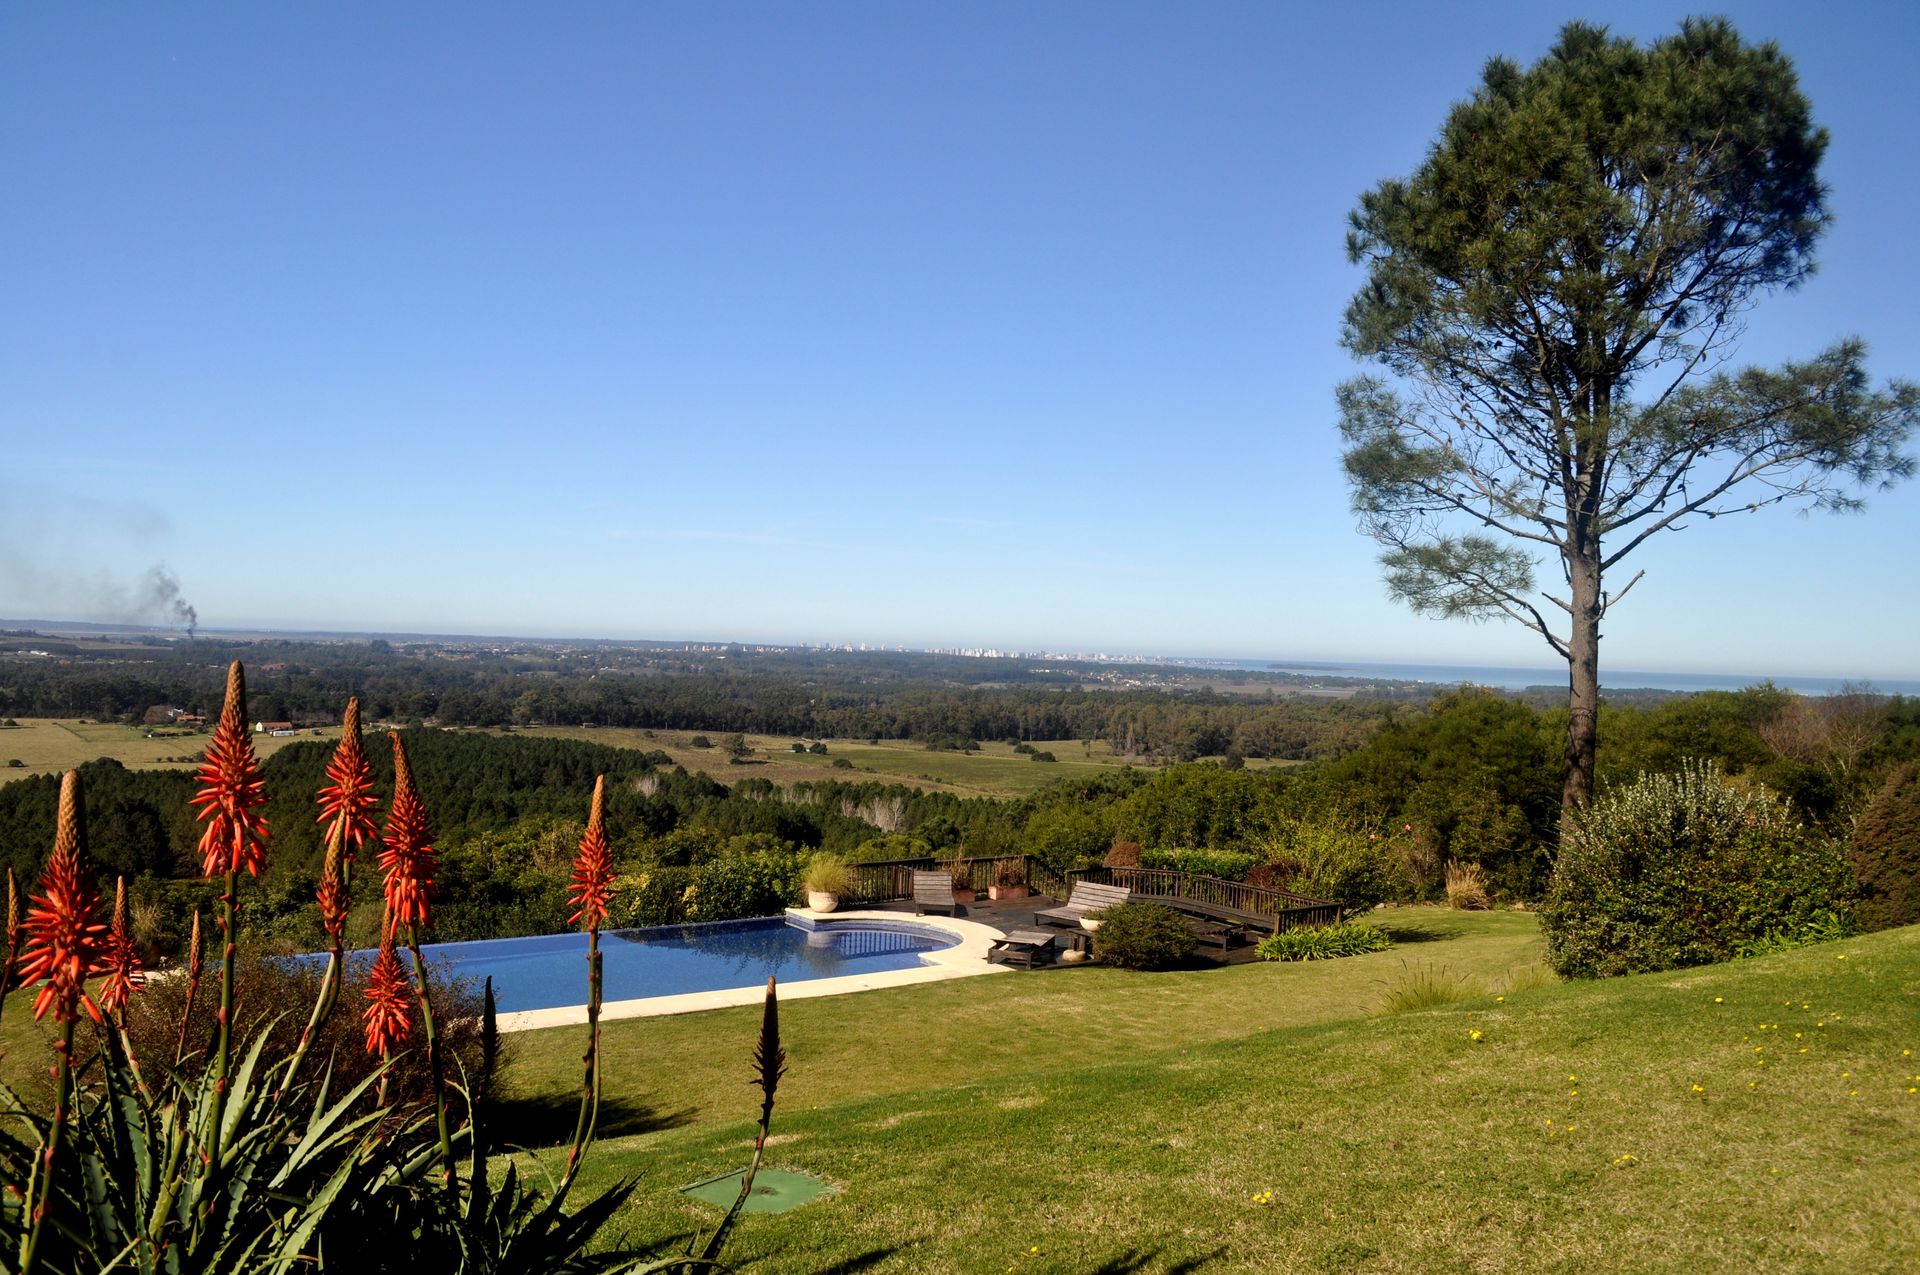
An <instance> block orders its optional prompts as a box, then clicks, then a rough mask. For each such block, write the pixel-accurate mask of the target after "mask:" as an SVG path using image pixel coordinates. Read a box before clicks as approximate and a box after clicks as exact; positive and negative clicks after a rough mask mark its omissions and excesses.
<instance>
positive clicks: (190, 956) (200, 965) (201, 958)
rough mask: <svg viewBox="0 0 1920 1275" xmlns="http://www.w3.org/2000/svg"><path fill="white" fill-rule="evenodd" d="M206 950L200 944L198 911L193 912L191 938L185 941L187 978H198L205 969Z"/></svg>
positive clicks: (196, 909)
mask: <svg viewBox="0 0 1920 1275" xmlns="http://www.w3.org/2000/svg"><path fill="white" fill-rule="evenodd" d="M206 962H207V949H206V947H205V946H204V945H203V944H202V943H201V942H200V909H199V908H195V909H194V910H193V936H192V937H191V938H189V939H188V940H187V977H188V978H199V977H200V971H201V970H203V969H205V968H206Z"/></svg>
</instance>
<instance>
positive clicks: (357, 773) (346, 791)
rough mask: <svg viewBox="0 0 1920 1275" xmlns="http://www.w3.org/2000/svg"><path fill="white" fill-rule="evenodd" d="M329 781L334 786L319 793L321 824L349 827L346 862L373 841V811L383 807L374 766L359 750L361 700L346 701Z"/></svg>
mask: <svg viewBox="0 0 1920 1275" xmlns="http://www.w3.org/2000/svg"><path fill="white" fill-rule="evenodd" d="M327 778H328V779H330V780H332V781H333V782H332V783H330V784H328V785H327V786H326V787H325V788H322V789H321V790H320V797H319V800H320V817H319V818H318V820H316V822H318V823H341V824H344V825H345V827H346V834H347V842H348V846H349V849H348V850H347V858H349V859H351V858H353V853H354V850H356V849H358V848H359V847H360V846H361V845H363V844H364V843H366V842H368V841H371V840H374V839H375V838H376V837H377V836H378V835H379V834H378V831H377V830H376V829H375V828H374V824H373V811H374V808H375V807H377V806H378V805H379V804H380V800H379V798H377V797H375V796H374V795H373V763H372V762H370V761H368V760H367V754H366V750H365V749H363V748H362V747H361V746H360V699H359V697H358V696H355V697H354V698H352V699H349V700H348V701H347V711H346V714H345V715H344V716H343V717H342V718H341V719H340V742H339V744H337V745H335V747H334V750H333V759H332V760H331V761H329V762H328V763H327Z"/></svg>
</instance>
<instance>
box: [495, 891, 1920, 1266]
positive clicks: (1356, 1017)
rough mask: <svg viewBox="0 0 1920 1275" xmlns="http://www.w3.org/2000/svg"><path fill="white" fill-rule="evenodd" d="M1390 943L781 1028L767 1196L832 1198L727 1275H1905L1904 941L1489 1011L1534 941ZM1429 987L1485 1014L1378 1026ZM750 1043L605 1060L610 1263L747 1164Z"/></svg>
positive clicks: (1431, 914) (1448, 923) (694, 1039)
mask: <svg viewBox="0 0 1920 1275" xmlns="http://www.w3.org/2000/svg"><path fill="white" fill-rule="evenodd" d="M1387 915H1389V916H1390V917H1391V919H1392V920H1393V922H1394V923H1395V924H1396V925H1398V926H1402V927H1405V926H1409V925H1415V926H1418V927H1420V928H1421V929H1423V930H1424V931H1426V934H1427V935H1428V937H1427V939H1426V940H1425V941H1420V942H1408V943H1403V944H1402V945H1401V946H1399V947H1397V948H1396V949H1395V950H1394V951H1392V952H1387V953H1382V954H1379V955H1375V956H1369V957H1360V958H1353V959H1349V960H1345V961H1338V962H1330V963H1325V964H1313V965H1303V966H1248V967H1238V968H1231V969H1223V970H1210V971H1203V972H1196V973H1179V974H1167V975H1140V974H1126V973H1123V972H1120V971H1111V970H1093V969H1088V970H1057V971H1044V972H1040V973H1035V974H1031V975H1028V974H1017V975H1004V976H998V977H994V978H983V979H969V980H962V981H959V982H954V983H947V984H941V985H936V986H933V987H926V988H916V989H902V990H899V991H889V992H872V993H864V994H860V995H856V996H849V997H840V998H833V999H828V1000H815V1001H796V1002H793V1003H792V1004H790V1005H788V1006H786V1007H785V1009H784V1010H783V1013H782V1023H783V1026H784V1027H785V1029H786V1033H787V1035H786V1042H787V1047H788V1051H789V1054H790V1057H791V1063H792V1070H791V1073H790V1077H789V1080H788V1082H787V1083H786V1084H785V1085H784V1086H783V1087H782V1091H781V1106H780V1109H779V1110H778V1111H777V1112H776V1114H775V1131H776V1136H777V1142H778V1144H777V1146H775V1147H774V1148H773V1150H772V1151H771V1152H770V1163H772V1164H774V1165H776V1166H778V1167H785V1168H793V1169H800V1170H806V1171H809V1172H814V1173H819V1174H823V1175H824V1176H825V1177H827V1178H828V1179H829V1180H830V1181H832V1182H833V1183H835V1184H836V1185H837V1186H838V1187H839V1188H840V1192H839V1194H837V1195H836V1196H834V1197H832V1198H831V1199H829V1200H827V1201H825V1202H823V1203H817V1204H814V1205H810V1206H808V1207H806V1208H803V1209H801V1210H798V1211H796V1212H794V1213H792V1214H788V1215H785V1216H764V1217H762V1216H755V1217H750V1218H749V1219H747V1220H746V1222H745V1223H744V1224H743V1225H742V1226H741V1228H740V1229H739V1230H738V1232H737V1233H736V1235H737V1238H736V1241H735V1243H734V1245H733V1247H732V1248H731V1249H730V1250H729V1252H730V1256H731V1257H732V1258H734V1259H735V1260H736V1261H738V1262H741V1263H747V1262H748V1259H752V1261H751V1263H750V1264H749V1268H750V1269H753V1270H763V1271H769V1272H773V1271H820V1270H825V1269H848V1270H852V1269H858V1270H869V1269H871V1270H928V1271H1004V1270H1007V1269H1009V1268H1012V1269H1016V1270H1019V1271H1022V1272H1034V1273H1039V1272H1080V1271H1093V1270H1103V1271H1130V1270H1139V1271H1172V1270H1193V1271H1209V1272H1213V1271H1218V1272H1234V1271H1237V1272H1254V1271H1275V1270H1307V1271H1347V1270H1351V1271H1407V1272H1412V1271H1428V1270H1448V1271H1454V1270H1549V1271H1568V1272H1573V1271H1589V1270H1598V1269H1611V1270H1635V1271H1675V1272H1679V1271H1687V1272H1698V1271H1703V1270H1742V1271H1750V1270H1793V1271H1803V1270H1804V1271H1835V1272H1839V1271H1849V1272H1851V1271H1876V1270H1904V1269H1920V1181H1917V1180H1916V1178H1915V1175H1914V1172H1913V1170H1914V1167H1915V1166H1916V1165H1917V1164H1920V1094H1916V1093H1910V1092H1909V1088H1910V1087H1920V1078H1917V1077H1920V1057H1915V1056H1911V1055H1906V1054H1903V1053H1902V1051H1903V1050H1915V1051H1920V928H1916V929H1908V930H1901V931H1894V932H1891V933H1887V934H1881V935H1875V936H1871V937H1868V938H1864V939H1858V940H1852V941H1848V942H1846V943H1842V944H1836V945H1832V946H1827V947H1817V948H1809V949H1804V950H1801V951H1798V952H1791V953H1786V954H1784V955H1781V956H1775V957H1768V958H1764V959H1760V960H1753V961H1744V962H1739V963H1737V964H1733V965H1727V966H1719V967H1713V968H1708V969H1701V970H1692V971H1685V972H1680V973H1673V974H1663V975H1654V976H1646V977H1640V978H1633V979H1620V980H1613V981H1609V982H1606V983H1599V984H1592V983H1588V984H1561V985H1548V986H1532V987H1527V986H1526V984H1527V982H1528V981H1529V980H1526V979H1524V978H1523V979H1521V980H1520V982H1519V984H1518V987H1519V988H1520V990H1514V991H1512V992H1511V994H1509V995H1507V996H1506V999H1504V1000H1495V999H1494V998H1495V996H1496V995H1499V994H1501V989H1502V988H1503V987H1504V986H1506V980H1507V978H1508V977H1509V976H1510V975H1511V973H1512V972H1513V971H1515V970H1518V969H1521V968H1522V967H1524V966H1526V965H1528V964H1529V963H1530V962H1533V961H1535V960H1536V959H1537V958H1538V956H1539V954H1540V948H1539V941H1538V938H1537V937H1536V935H1535V933H1534V930H1533V921H1532V918H1531V917H1529V916H1525V915H1519V914H1512V913H1495V914H1478V915H1462V914H1453V913H1447V912H1444V911H1440V910H1428V909H1421V910H1409V911H1405V912H1399V913H1393V914H1387ZM1842 957H1844V958H1845V959H1840V958H1842ZM1428 964H1432V965H1437V966H1443V967H1445V968H1446V970H1447V971H1448V972H1450V973H1458V974H1466V975H1469V976H1471V977H1472V978H1473V979H1474V980H1476V982H1477V984H1478V986H1479V990H1477V991H1476V993H1475V994H1474V995H1473V996H1472V998H1471V999H1470V1000H1469V1001H1468V1002H1466V1003H1464V1004H1461V1005H1459V1006H1455V1007H1449V1008H1444V1009H1438V1010H1430V1011H1425V1012H1419V1013H1405V1014H1397V1015H1383V1014H1379V1013H1377V1012H1375V1007H1376V1006H1377V1004H1378V1002H1379V1000H1380V997H1381V993H1382V991H1383V989H1384V984H1385V983H1387V982H1389V981H1391V980H1393V979H1394V978H1395V977H1396V976H1397V975H1399V974H1400V973H1401V972H1402V971H1403V969H1405V968H1406V967H1407V966H1409V965H1411V966H1415V967H1418V966H1423V965H1428ZM1716 998H1719V999H1718V1000H1716ZM1763 1024H1764V1026H1763ZM1774 1024H1778V1028H1777V1029H1776V1028H1775V1027H1774ZM754 1026H755V1016H754V1014H753V1013H751V1012H747V1011H724V1012H719V1013H712V1014H702V1015H694V1016H687V1017H683V1018H671V1019H656V1020H640V1021H631V1022H624V1023H619V1024H614V1025H611V1026H610V1027H609V1028H608V1030H607V1037H606V1039H607V1059H608V1073H607V1086H608V1092H609V1094H610V1095H611V1096H612V1098H613V1099H614V1108H615V1109H614V1110H612V1111H611V1112H610V1113H609V1114H610V1122H609V1123H610V1126H611V1127H610V1130H609V1131H610V1133H611V1134H612V1135H613V1136H610V1137H607V1138H605V1139H603V1140H602V1142H601V1143H600V1144H599V1145H598V1146H597V1147H596V1149H595V1151H594V1153H593V1156H592V1158H591V1159H590V1160H589V1167H588V1178H589V1182H588V1185H589V1186H591V1185H594V1184H604V1183H605V1182H607V1181H610V1180H612V1178H613V1177H614V1176H616V1175H618V1174H622V1173H641V1174H644V1175H645V1182H644V1184H643V1185H642V1188H641V1190H640V1191H639V1192H638V1193H637V1195H636V1196H635V1198H634V1200H633V1201H632V1202H631V1203H630V1204H629V1206H628V1208H627V1211H626V1213H625V1215H623V1217H622V1219H621V1224H622V1225H623V1226H626V1227H630V1228H632V1229H633V1231H634V1232H635V1233H636V1234H641V1235H653V1236H668V1235H676V1234H684V1233H685V1232H686V1231H687V1230H688V1229H689V1228H690V1227H692V1226H693V1225H695V1224H696V1223H697V1222H698V1221H700V1220H702V1219H703V1218H704V1217H705V1216H706V1215H705V1214H704V1213H703V1212H702V1211H701V1210H700V1209H699V1207H698V1206H693V1205H688V1204H686V1203H684V1202H682V1201H681V1200H680V1199H679V1197H678V1196H676V1195H675V1194H674V1191H673V1188H675V1187H677V1186H679V1185H683V1184H685V1183H688V1182H692V1181H695V1180H698V1179H701V1178H705V1177H708V1176H710V1175H712V1174H715V1173H719V1172H722V1171H724V1170H726V1169H728V1168H731V1167H737V1166H738V1165H739V1164H741V1163H743V1162H744V1158H745V1154H746V1147H747V1140H748V1137H749V1135H750V1125H749V1120H750V1118H751V1114H752V1107H753V1101H754V1091H753V1090H752V1089H751V1088H750V1087H749V1086H748V1085H747V1083H746V1080H747V1076H748V1068H747V1053H748V1050H749V1048H750V1045H751V1041H752V1036H753V1030H754ZM1474 1031H1479V1032H1481V1033H1482V1036H1481V1039H1480V1040H1479V1041H1477V1042H1476V1041H1475V1040H1474V1039H1473V1038H1472V1037H1471V1034H1470V1033H1472V1032H1474ZM1795 1033H1799V1035H1798V1036H1797V1037H1796V1036H1795ZM578 1036H579V1032H578V1030H577V1029H576V1030H574V1031H572V1032H568V1031H564V1030H563V1031H557V1032H545V1033H535V1034H530V1035H528V1036H524V1037H520V1038H517V1040H516V1042H515V1046H516V1050H517V1058H516V1061H515V1062H514V1063H513V1064H512V1066H511V1068H510V1070H509V1073H508V1078H507V1086H508V1088H509V1090H510V1091H511V1092H512V1093H513V1094H515V1095H517V1099H518V1101H519V1103H520V1104H521V1105H522V1107H523V1114H526V1113H530V1112H542V1111H544V1112H548V1113H551V1115H550V1118H552V1117H557V1116H558V1114H559V1112H560V1111H562V1110H564V1106H565V1102H566V1097H565V1095H566V1090H567V1088H568V1086H570V1085H572V1084H574V1083H576V1078H575V1076H574V1070H575V1069H576V1068H577V1064H578V1050H579V1039H578ZM1756 1050H1758V1051H1760V1052H1756ZM1803 1051H1804V1052H1803ZM1696 1085H1697V1086H1699V1088H1698V1089H1695V1088H1694V1086H1696ZM549 1127H551V1128H558V1127H560V1126H559V1124H558V1121H557V1119H556V1120H555V1122H554V1123H553V1124H551V1125H550V1126H549ZM1623 1156H1631V1157H1632V1159H1631V1160H1630V1161H1622V1160H1621V1157H1623ZM1266 1192H1271V1195H1270V1196H1267V1195H1264V1194H1263V1193H1266ZM1256 1195H1261V1197H1262V1198H1261V1200H1258V1201H1257V1200H1256V1199H1255V1197H1256ZM1032 1250H1037V1252H1035V1251H1032Z"/></svg>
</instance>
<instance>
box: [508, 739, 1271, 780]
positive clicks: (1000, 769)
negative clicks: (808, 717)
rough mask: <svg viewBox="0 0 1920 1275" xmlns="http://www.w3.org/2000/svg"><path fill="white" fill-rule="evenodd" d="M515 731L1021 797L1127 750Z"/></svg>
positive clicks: (761, 768) (759, 771) (727, 770)
mask: <svg viewBox="0 0 1920 1275" xmlns="http://www.w3.org/2000/svg"><path fill="white" fill-rule="evenodd" d="M514 733H515V734H518V735H536V736H543V737H548V738H553V739H581V740H587V741H590V742H592V743H599V744H610V745H613V746H614V747H617V748H638V749H656V748H657V749H659V750H661V751H663V752H666V753H668V754H670V755H671V756H672V757H673V759H674V761H675V762H677V763H679V764H680V765H682V766H685V767H686V768H687V769H688V770H691V771H705V772H707V773H708V774H710V775H712V776H713V777H714V778H715V779H717V780H719V781H720V782H721V783H733V782H735V781H737V780H741V779H746V778H760V779H770V780H772V781H773V782H775V783H782V784H786V783H794V782H796V781H800V780H810V779H838V780H846V781H849V782H852V781H860V780H868V779H876V778H877V779H881V780H885V781H887V782H889V783H903V784H910V785H912V786H913V787H916V788H928V789H933V790H936V791H940V792H951V793H955V794H957V795H959V796H963V797H1024V796H1026V795H1027V794H1028V793H1030V792H1033V791H1034V790H1035V789H1038V788H1040V787H1042V786H1043V785H1045V784H1048V783H1051V782H1052V781H1053V780H1056V779H1064V778H1086V777H1088V776H1095V775H1099V774H1102V773H1105V772H1107V771H1109V770H1111V769H1113V768H1115V767H1118V766H1124V765H1126V764H1127V760H1126V758H1124V757H1116V756H1114V755H1113V754H1112V753H1111V752H1110V751H1109V750H1108V748H1107V746H1106V745H1105V744H1103V743H1095V744H1094V745H1093V746H1092V747H1091V748H1088V747H1086V746H1085V745H1083V744H1082V743H1081V742H1080V741H1079V740H1077V739H1066V740H1039V741H1035V743H1034V747H1035V748H1037V749H1041V750H1043V751H1047V752H1051V753H1052V754H1053V755H1054V756H1055V757H1056V758H1057V759H1058V760H1056V761H1053V762H1036V761H1034V760H1033V759H1032V758H1030V757H1028V756H1026V755H1025V754H1023V753H1016V752H1014V751H1013V748H1012V746H1011V745H1009V744H1004V743H1000V742H997V741H989V742H984V743H982V744H981V745H980V751H979V752H976V753H957V752H947V751H929V750H928V749H927V748H926V747H925V746H924V745H921V744H916V743H913V742H911V741H909V740H881V741H880V742H879V743H877V744H869V743H867V742H865V741H864V740H858V741H856V740H834V741H832V742H831V743H829V744H828V745H827V747H828V750H829V751H828V752H827V754H826V755H825V756H820V755H816V754H812V753H795V752H794V751H793V750H792V744H793V742H794V741H793V737H792V736H789V735H748V736H747V742H748V743H749V744H750V745H752V747H753V750H754V752H753V760H754V761H755V762H756V763H760V764H756V765H746V766H734V765H729V764H728V761H727V756H726V753H725V751H724V750H723V749H720V748H695V747H693V746H692V745H691V744H689V743H688V741H689V740H691V739H692V738H693V737H694V736H695V735H696V734H699V733H700V732H697V731H673V730H661V731H643V730H632V729H627V728H624V727H607V726H537V727H521V728H516V729H515V731H514ZM706 735H707V738H708V739H710V740H712V741H714V742H715V743H719V742H720V741H722V740H724V739H725V738H726V736H725V734H724V733H723V732H719V731H708V732H706ZM843 757H844V758H845V759H847V760H848V761H850V762H852V763H853V765H854V769H852V770H846V769H838V768H835V767H834V764H833V763H834V762H835V761H836V760H838V759H840V758H843ZM1290 764H1292V763H1289V762H1279V761H1268V760H1264V759H1254V760H1251V761H1249V762H1248V763H1247V765H1248V766H1250V767H1255V768H1258V767H1263V766H1284V765H1290Z"/></svg>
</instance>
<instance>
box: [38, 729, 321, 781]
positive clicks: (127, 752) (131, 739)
mask: <svg viewBox="0 0 1920 1275" xmlns="http://www.w3.org/2000/svg"><path fill="white" fill-rule="evenodd" d="M321 734H322V736H323V737H325V738H327V739H338V738H339V737H340V730H339V728H338V727H333V728H331V729H328V730H324V731H322V732H321ZM211 738H212V736H211V735H208V734H198V735H172V736H162V737H161V738H158V739H148V738H147V728H146V727H143V726H122V725H119V724H117V723H113V722H86V723H82V722H79V721H77V720H74V719H72V718H63V719H55V718H47V717H23V718H21V719H20V725H19V726H17V727H8V728H5V729H0V767H7V762H8V761H10V760H11V759H13V758H16V757H17V758H19V759H20V760H21V761H22V762H24V763H25V765H24V767H22V768H19V769H14V768H11V767H7V768H5V769H0V783H6V782H7V781H8V780H10V779H19V778H22V777H24V776H26V775H33V774H51V773H54V772H56V771H62V770H71V769H72V768H73V767H75V766H79V765H82V764H84V763H86V762H90V761H93V760H94V759H95V758H99V757H112V758H114V759H115V760H117V761H119V762H120V763H121V764H122V765H124V766H126V767H128V768H129V769H132V770H186V769H189V768H190V767H191V766H192V764H193V763H191V762H169V761H162V760H161V759H162V758H165V757H188V756H194V755H197V754H198V753H199V752H200V750H201V749H203V748H205V747H206V746H207V743H208V741H209V740H210V739H211ZM313 738H315V736H314V735H313V733H312V732H310V731H302V732H300V734H299V735H297V736H282V737H279V738H276V737H274V736H272V735H255V736H254V737H253V747H254V750H255V751H256V752H257V753H258V754H259V755H260V756H261V757H271V756H272V755H273V754H274V753H277V752H279V751H280V750H281V749H282V748H285V747H286V746H287V745H288V744H292V743H297V742H299V741H300V740H302V739H313Z"/></svg>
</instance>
